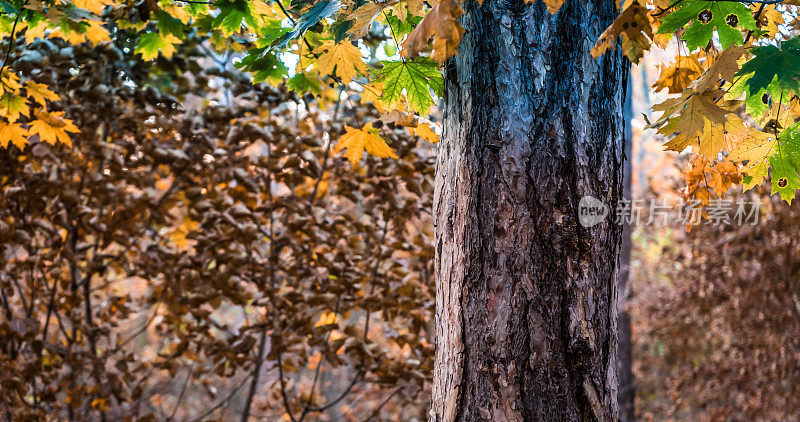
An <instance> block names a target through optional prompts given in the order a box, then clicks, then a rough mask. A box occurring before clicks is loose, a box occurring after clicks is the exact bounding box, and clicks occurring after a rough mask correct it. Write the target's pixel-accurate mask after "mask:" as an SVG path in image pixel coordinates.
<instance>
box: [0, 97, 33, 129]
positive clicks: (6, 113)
mask: <svg viewBox="0 0 800 422" xmlns="http://www.w3.org/2000/svg"><path fill="white" fill-rule="evenodd" d="M29 112H30V106H29V105H28V101H27V100H26V99H25V98H24V97H22V96H20V95H16V94H13V93H11V92H6V93H4V94H3V96H2V97H0V116H2V117H5V118H6V119H7V120H8V122H9V123H14V122H16V121H17V119H19V116H20V115H21V114H28V113H29Z"/></svg>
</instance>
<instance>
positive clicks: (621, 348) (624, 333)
mask: <svg viewBox="0 0 800 422" xmlns="http://www.w3.org/2000/svg"><path fill="white" fill-rule="evenodd" d="M626 94H627V95H625V104H624V105H623V108H622V118H623V119H625V158H626V161H625V165H624V167H623V189H622V192H623V196H624V197H625V199H628V200H632V199H633V193H632V192H631V190H632V189H631V188H632V185H633V183H632V180H631V178H632V177H633V165H632V161H633V159H632V155H631V154H632V152H633V133H632V132H633V128H632V127H631V121H632V120H633V101H632V98H631V97H632V95H633V86H632V84H631V78H630V74H629V75H628V81H627V88H626ZM632 228H633V227H631V225H630V224H627V223H626V224H624V225H623V227H622V248H621V249H620V253H619V279H618V284H617V289H619V315H618V317H617V328H618V330H619V336H618V337H619V338H618V343H617V365H619V372H618V376H617V378H618V380H619V392H618V395H617V397H618V400H617V402H618V403H619V420H620V422H633V421H635V420H636V416H635V415H636V412H635V406H634V402H635V400H636V389H635V385H634V380H633V343H632V340H633V339H632V338H631V335H632V332H631V315H630V313H629V312H628V307H629V305H630V300H631V297H632V294H633V290H632V289H631V249H632V246H633V243H632V239H631V229H632Z"/></svg>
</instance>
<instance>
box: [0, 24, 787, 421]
mask: <svg viewBox="0 0 800 422" xmlns="http://www.w3.org/2000/svg"><path fill="white" fill-rule="evenodd" d="M112 39H113V43H104V44H101V45H98V46H90V45H87V44H80V45H68V44H65V43H61V42H60V41H58V40H55V39H49V40H37V41H34V42H32V43H30V44H29V45H28V46H27V48H26V51H25V52H24V53H23V52H21V51H17V52H15V53H14V56H15V58H16V59H15V60H14V61H13V62H12V66H13V67H14V68H15V70H17V71H24V72H25V74H27V75H30V76H31V78H32V79H33V80H34V81H36V82H39V83H45V84H47V85H49V86H50V87H52V88H53V89H54V90H57V92H59V93H65V95H64V96H63V97H62V100H61V101H59V102H58V103H57V107H58V108H59V111H64V112H65V113H66V117H68V118H69V119H72V120H73V121H74V123H75V125H76V126H77V127H79V128H80V131H81V133H80V134H77V135H75V136H73V138H72V143H73V145H72V147H67V146H66V145H62V144H56V145H50V144H48V143H43V142H36V141H35V140H34V141H32V142H31V143H30V145H27V146H25V147H24V149H23V150H19V149H16V148H8V149H0V192H1V194H0V247H2V249H1V250H0V254H1V259H0V410H2V414H0V417H2V418H3V419H6V420H10V421H17V420H68V419H75V420H83V419H89V420H235V419H247V418H250V419H251V420H284V421H292V422H295V421H300V420H320V421H334V420H337V421H338V420H352V421H363V420H403V421H413V420H418V421H421V420H425V419H427V410H428V400H429V397H428V389H429V383H430V376H431V369H432V356H433V333H432V332H431V326H432V312H433V308H434V303H435V302H434V292H433V280H432V279H431V274H432V263H433V261H432V258H433V253H434V251H433V247H434V243H433V227H432V219H431V215H430V212H431V198H432V195H433V192H432V191H433V188H432V186H433V177H434V171H435V146H432V145H431V144H429V143H427V142H422V141H421V140H420V139H419V138H418V137H416V136H412V135H411V134H410V133H409V132H408V129H401V128H396V127H394V125H393V124H391V123H385V124H382V125H381V124H380V123H376V126H380V130H381V135H382V136H383V137H384V139H386V140H387V141H389V143H390V144H391V146H392V147H393V149H394V151H395V152H396V154H397V155H398V156H399V159H378V158H375V157H372V156H369V157H364V158H363V159H362V160H360V161H358V162H357V164H355V165H354V164H351V163H349V162H348V161H347V160H345V159H343V158H342V157H339V156H338V154H334V153H333V151H332V147H333V145H332V141H333V140H335V139H337V138H339V137H340V136H341V135H342V134H343V133H344V132H345V128H344V126H345V125H350V126H354V127H361V125H362V124H363V123H364V122H365V121H367V120H370V121H376V122H380V120H376V119H377V117H378V116H379V115H380V113H379V112H378V111H377V110H375V108H374V107H373V106H372V105H371V104H369V103H364V102H362V101H361V97H360V96H359V94H358V93H357V92H351V91H349V89H348V88H347V87H334V88H331V89H330V91H331V93H332V95H330V96H328V97H323V98H324V99H323V100H319V99H317V100H315V99H313V98H312V97H310V96H303V95H301V94H298V93H297V92H290V91H289V90H287V89H286V88H285V87H279V88H272V87H269V86H266V85H263V84H256V85H253V84H252V82H251V81H250V80H249V79H248V78H247V77H246V76H244V75H243V74H241V73H240V72H239V71H237V70H236V69H235V67H234V66H233V64H232V63H233V61H234V60H233V57H232V55H230V54H225V55H219V54H216V53H214V52H213V51H212V50H210V49H209V48H207V47H206V46H205V41H204V40H200V39H195V38H192V37H187V39H186V40H185V41H184V42H183V43H181V44H180V45H178V46H177V48H178V51H176V52H175V54H173V55H172V56H171V57H170V58H165V57H163V56H162V57H158V58H157V59H156V60H153V61H150V62H142V61H140V60H136V59H134V57H133V52H132V50H133V45H134V40H132V39H130V38H128V35H126V32H125V31H119V32H116V33H115V34H112ZM658 60H660V59H659V58H658V57H657V56H655V57H651V58H645V60H644V62H643V64H641V65H639V66H636V67H634V69H633V71H632V72H633V73H632V74H633V80H634V107H635V108H636V109H637V110H638V112H637V113H635V114H636V115H638V114H639V113H640V112H646V110H649V108H650V106H651V104H653V103H654V102H657V101H655V100H656V98H649V97H648V96H647V92H649V91H650V88H649V85H650V84H652V83H653V82H655V81H656V79H657V77H658V72H657V70H656V69H655V66H654V64H655V63H659V61H658ZM327 89H328V88H326V90H327ZM301 91H302V90H301ZM337 92H338V93H339V95H336V93H337ZM337 98H338V100H337ZM644 126H645V123H644V120H643V119H637V120H636V121H635V122H634V128H635V132H634V135H635V136H634V140H635V143H634V153H633V157H632V159H633V163H634V194H633V195H634V198H645V199H648V200H649V199H657V200H666V201H672V202H677V201H678V200H679V198H678V195H677V194H676V193H677V192H680V188H681V187H683V186H684V185H685V180H684V177H685V176H684V175H683V174H682V171H683V169H685V168H686V167H687V165H688V164H687V160H686V158H685V157H681V156H675V155H671V154H665V153H663V152H662V151H661V148H662V147H661V144H662V143H663V141H664V140H663V139H659V138H657V137H656V136H655V135H653V134H652V132H648V131H643V130H642V128H643V127H644ZM768 194H769V190H768V188H767V189H763V188H762V189H758V190H755V191H753V192H750V193H748V194H746V195H747V197H748V198H750V199H758V200H761V201H762V204H763V205H762V209H761V213H762V214H761V220H760V222H759V224H758V225H755V226H750V225H743V226H725V227H719V228H715V227H713V226H710V225H700V226H697V227H694V228H692V230H691V231H687V230H686V228H684V227H683V226H680V225H675V224H666V225H640V226H637V227H635V228H634V248H633V252H632V260H631V263H632V269H631V277H632V286H633V287H632V289H633V297H632V299H631V301H630V302H628V303H624V304H622V305H623V306H626V307H628V309H630V311H631V314H632V316H633V331H634V332H633V351H634V355H633V356H634V358H633V362H632V365H633V368H634V374H635V378H636V381H635V385H634V386H632V387H633V388H635V390H636V397H637V399H636V412H637V415H638V417H639V418H640V419H643V420H733V421H739V420H743V421H744V420H796V419H797V417H798V416H797V415H798V412H800V391H798V388H800V384H798V382H797V379H800V340H799V339H800V280H799V279H798V278H799V277H800V264H799V263H798V259H797V258H795V257H796V256H798V253H799V252H800V251H798V245H797V242H798V241H797V239H798V238H800V233H799V231H800V225H799V223H800V211H798V210H797V204H793V205H791V206H788V205H786V204H784V203H779V202H776V201H774V200H770V199H769V198H768ZM731 195H732V199H733V200H734V201H735V200H736V198H738V197H740V196H741V195H744V194H742V193H741V192H740V191H734V192H733V193H732V194H731ZM623 387H625V388H627V387H629V386H623Z"/></svg>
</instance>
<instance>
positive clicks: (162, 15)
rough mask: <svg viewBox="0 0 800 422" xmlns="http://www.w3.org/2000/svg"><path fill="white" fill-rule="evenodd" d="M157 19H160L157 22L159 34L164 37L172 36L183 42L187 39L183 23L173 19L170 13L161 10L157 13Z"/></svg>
mask: <svg viewBox="0 0 800 422" xmlns="http://www.w3.org/2000/svg"><path fill="white" fill-rule="evenodd" d="M156 18H157V19H158V21H157V22H156V28H158V32H160V33H161V34H163V35H167V34H172V35H174V36H176V37H178V38H179V39H182V40H183V39H185V38H186V34H185V31H184V26H183V22H181V21H180V20H178V19H175V18H173V17H172V16H171V15H170V14H169V13H167V12H164V11H163V10H159V11H158V13H156Z"/></svg>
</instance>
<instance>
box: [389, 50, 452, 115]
mask: <svg viewBox="0 0 800 422" xmlns="http://www.w3.org/2000/svg"><path fill="white" fill-rule="evenodd" d="M375 82H383V97H382V99H383V100H384V101H385V102H386V103H388V104H390V105H392V106H394V105H395V104H400V103H402V99H403V92H405V95H406V99H407V100H408V106H409V107H410V108H411V109H412V110H414V111H416V112H417V113H420V114H427V113H428V111H429V110H430V108H431V106H432V105H433V104H434V102H433V98H432V97H431V92H430V91H431V89H432V90H433V91H434V93H436V95H438V96H441V95H442V91H443V88H444V79H443V78H442V74H441V73H440V72H439V69H438V68H437V67H436V62H435V61H433V60H431V59H416V60H413V61H411V60H405V61H390V62H384V63H383V69H381V73H380V76H379V77H378V79H376V80H375Z"/></svg>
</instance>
